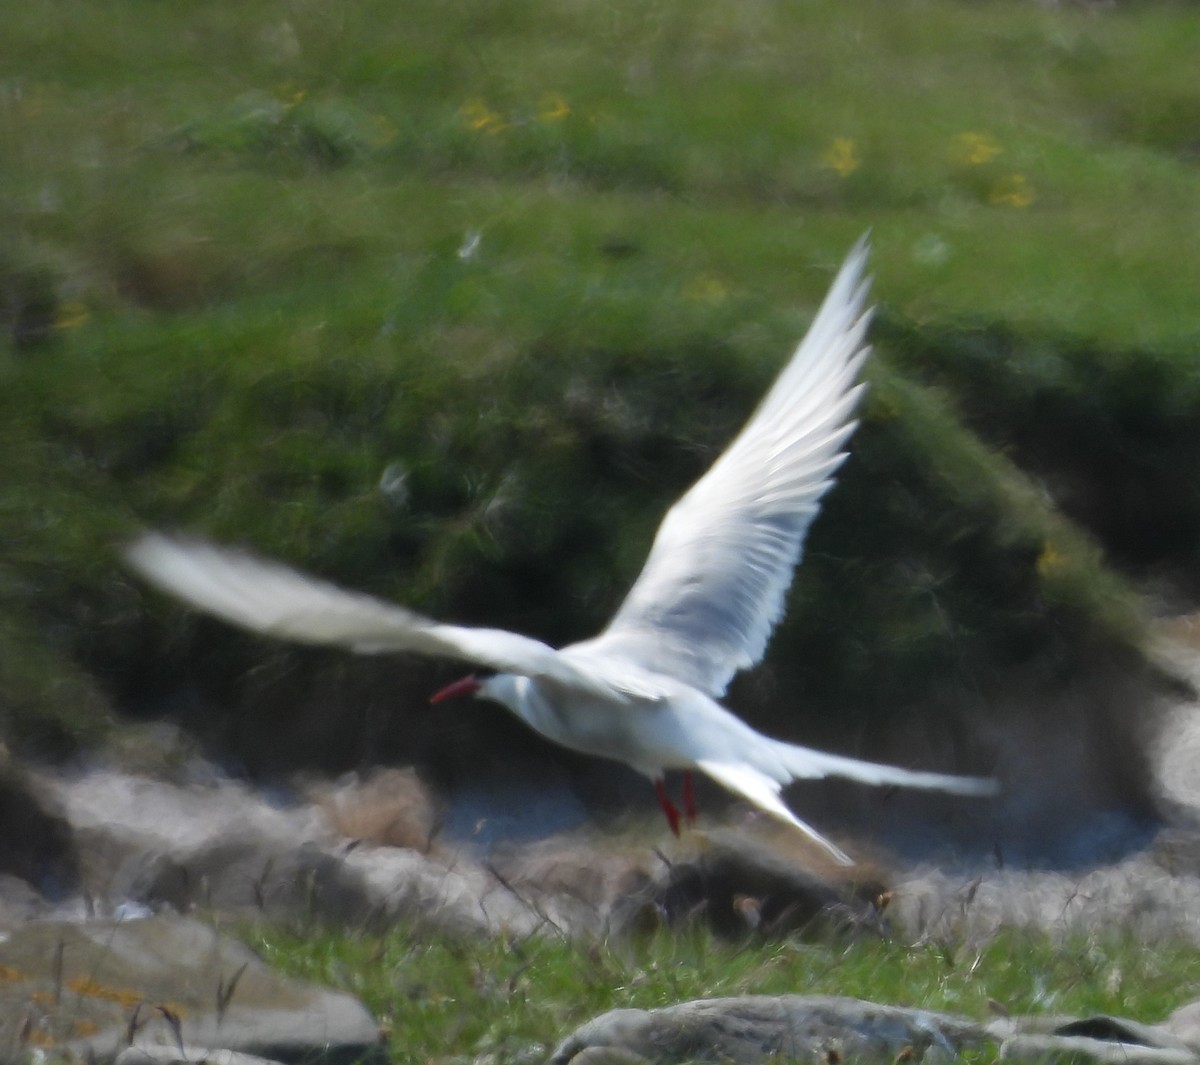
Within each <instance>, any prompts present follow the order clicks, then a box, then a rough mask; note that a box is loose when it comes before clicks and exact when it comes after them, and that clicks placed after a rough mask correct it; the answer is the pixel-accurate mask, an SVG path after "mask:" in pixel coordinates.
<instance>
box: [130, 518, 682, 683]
mask: <svg viewBox="0 0 1200 1065" xmlns="http://www.w3.org/2000/svg"><path fill="white" fill-rule="evenodd" d="M125 557H126V559H127V560H128V561H129V563H130V564H131V565H132V566H133V567H134V568H135V569H136V570H137V571H138V572H139V573H141V575H142V576H143V577H145V578H146V579H147V580H148V581H150V582H151V583H152V584H154V585H156V586H157V587H159V588H160V589H162V590H163V591H166V592H170V593H171V594H172V595H175V596H178V597H179V598H180V599H183V600H184V601H186V602H188V603H190V604H191V605H192V606H195V607H199V608H200V609H202V610H206V611H208V612H209V613H210V614H214V615H216V616H217V617H219V618H222V619H223V620H225V621H228V622H232V623H233V624H235V625H240V626H241V627H242V628H245V629H250V630H251V631H253V632H258V633H262V634H263V635H265V636H274V637H277V638H279V639H284V640H295V641H297V642H299V643H307V644H323V645H332V646H338V647H346V648H349V649H350V650H353V651H358V652H360V653H363V654H379V653H385V652H394V651H412V652H416V653H418V654H425V655H438V656H442V657H446V658H455V659H459V660H461V661H465V662H469V663H471V664H472V665H474V666H479V667H483V668H486V669H495V670H499V671H501V672H505V673H519V674H522V675H524V676H528V677H541V678H545V679H549V680H553V681H555V682H557V683H560V684H563V685H566V686H568V687H572V688H576V689H579V690H581V691H585V692H589V693H591V694H594V695H598V696H601V697H602V698H606V699H612V700H615V701H617V702H626V701H628V700H629V698H630V697H631V696H640V697H643V698H656V697H658V695H659V694H660V693H659V691H658V690H657V689H656V688H651V689H650V690H647V691H643V690H641V689H639V687H638V683H637V682H638V678H637V677H636V676H632V675H629V674H630V671H628V670H623V671H621V676H622V680H623V683H622V684H620V685H619V686H618V685H614V684H613V683H611V682H610V681H609V680H608V679H607V678H606V677H605V676H604V675H603V674H602V673H600V672H597V671H593V670H589V669H587V668H586V663H574V662H572V661H571V660H570V659H569V658H563V656H562V655H560V654H559V652H557V651H556V650H555V649H554V648H552V647H550V646H548V645H547V644H544V643H542V642H541V641H540V640H535V639H532V638H530V637H528V636H521V635H519V634H517V633H515V632H507V631H505V630H503V629H481V628H471V627H467V626H461V625H445V624H442V623H440V622H437V621H434V620H433V619H431V618H428V617H425V616H424V615H423V614H418V613H416V612H415V611H412V610H407V609H405V608H404V607H401V606H396V605H394V604H392V603H385V602H383V601H382V600H379V599H375V598H373V597H372V596H369V595H363V594H361V593H359V592H351V591H347V590H345V589H343V588H339V587H337V586H336V585H334V584H329V583H327V582H325V581H321V580H317V579H316V578H313V577H308V576H305V575H304V574H301V573H298V572H296V571H295V570H293V569H290V568H288V567H287V566H283V565H280V564H278V563H275V562H266V561H264V560H262V559H258V558H255V557H254V556H252V555H249V554H246V553H245V552H242V551H232V550H228V549H225V548H220V547H216V546H214V545H212V544H207V543H204V542H202V541H199V540H191V539H183V538H173V537H169V536H164V535H162V534H160V533H147V534H145V535H143V536H141V537H140V538H138V539H137V540H135V541H134V542H133V543H132V544H130V545H129V546H128V547H127V548H126V549H125Z"/></svg>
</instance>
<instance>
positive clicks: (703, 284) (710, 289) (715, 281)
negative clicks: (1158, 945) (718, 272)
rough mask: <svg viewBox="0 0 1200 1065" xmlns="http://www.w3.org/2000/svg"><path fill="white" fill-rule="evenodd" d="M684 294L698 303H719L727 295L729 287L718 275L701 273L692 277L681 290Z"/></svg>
mask: <svg viewBox="0 0 1200 1065" xmlns="http://www.w3.org/2000/svg"><path fill="white" fill-rule="evenodd" d="M683 294H684V296H686V297H687V298H688V299H690V300H696V301H697V302H699V303H720V302H721V300H723V299H724V298H725V297H726V296H728V295H729V289H728V288H727V287H726V285H725V282H723V281H722V280H721V279H720V278H719V277H714V276H713V275H712V274H701V275H700V276H699V277H694V278H692V280H691V281H689V282H688V283H687V285H686V286H685V287H684V290H683Z"/></svg>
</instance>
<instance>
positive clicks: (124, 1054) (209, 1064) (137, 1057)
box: [114, 1046, 276, 1065]
mask: <svg viewBox="0 0 1200 1065" xmlns="http://www.w3.org/2000/svg"><path fill="white" fill-rule="evenodd" d="M197 1062H203V1063H204V1065H276V1063H275V1062H273V1061H272V1060H271V1059H270V1058H260V1057H256V1056H255V1055H253V1054H239V1053H238V1052H237V1051H236V1050H212V1049H211V1048H209V1047H191V1046H183V1047H179V1046H135V1047H128V1048H127V1049H125V1050H122V1051H121V1053H120V1054H118V1055H117V1057H116V1061H115V1062H114V1065H196V1063H197Z"/></svg>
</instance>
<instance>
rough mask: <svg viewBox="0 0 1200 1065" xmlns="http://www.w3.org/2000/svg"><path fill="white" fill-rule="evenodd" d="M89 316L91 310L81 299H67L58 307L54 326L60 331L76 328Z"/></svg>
mask: <svg viewBox="0 0 1200 1065" xmlns="http://www.w3.org/2000/svg"><path fill="white" fill-rule="evenodd" d="M90 317H91V312H90V311H89V310H88V309H87V306H86V305H85V304H84V303H83V301H82V300H68V301H67V302H66V303H64V304H63V305H62V306H61V307H59V308H58V314H57V315H55V317H54V328H55V329H58V330H60V331H62V332H65V331H66V330H68V329H78V328H79V327H80V326H81V325H83V324H84V323H85V322H86V321H87V320H88V318H90Z"/></svg>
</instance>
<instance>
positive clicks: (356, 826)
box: [309, 768, 438, 851]
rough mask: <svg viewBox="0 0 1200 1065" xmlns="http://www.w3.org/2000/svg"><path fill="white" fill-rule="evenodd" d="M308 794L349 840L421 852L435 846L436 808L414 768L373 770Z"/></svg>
mask: <svg viewBox="0 0 1200 1065" xmlns="http://www.w3.org/2000/svg"><path fill="white" fill-rule="evenodd" d="M309 790H310V794H311V796H312V798H313V799H314V801H315V802H316V803H317V805H318V806H320V807H321V808H322V809H323V810H324V811H325V813H326V816H327V817H328V818H329V821H330V823H331V824H332V825H333V827H334V829H335V830H336V831H337V832H338V833H339V834H340V835H343V836H345V837H347V838H348V839H354V840H362V841H364V842H367V843H380V844H383V845H385V846H388V847H405V848H408V849H410V850H419V851H429V850H430V849H431V847H432V843H433V837H434V834H435V833H436V832H437V828H438V815H437V808H436V805H435V803H434V801H433V797H432V795H431V794H430V793H429V790H428V789H427V788H426V787H425V785H424V784H423V783H422V782H421V779H420V778H419V777H418V776H417V774H416V771H415V770H412V769H396V768H381V769H375V770H373V771H372V772H371V773H369V774H367V775H366V776H365V777H360V776H358V775H357V774H356V775H354V776H352V777H351V778H350V779H348V780H342V781H339V782H338V783H337V784H333V785H330V784H320V783H318V784H315V785H313V786H312V787H311V788H310V789H309Z"/></svg>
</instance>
